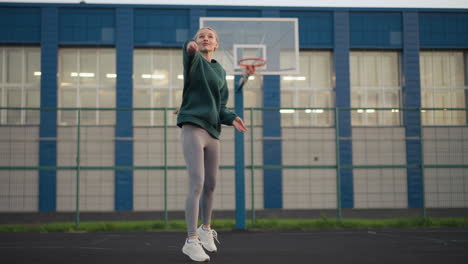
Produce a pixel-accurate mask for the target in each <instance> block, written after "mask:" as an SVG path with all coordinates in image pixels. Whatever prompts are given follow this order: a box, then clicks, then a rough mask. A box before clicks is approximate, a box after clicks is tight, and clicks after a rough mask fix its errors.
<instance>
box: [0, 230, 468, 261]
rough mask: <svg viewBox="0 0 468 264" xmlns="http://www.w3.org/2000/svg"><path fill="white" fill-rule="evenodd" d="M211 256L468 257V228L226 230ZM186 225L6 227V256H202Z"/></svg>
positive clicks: (1, 240)
mask: <svg viewBox="0 0 468 264" xmlns="http://www.w3.org/2000/svg"><path fill="white" fill-rule="evenodd" d="M218 233H219V239H220V241H221V243H222V244H221V245H219V252H218V253H217V254H211V263H223V264H228V263H238V264H241V263H258V264H271V263H288V264H292V263H340V264H343V263H358V264H363V263H399V264H401V263H412V264H415V263H424V264H430V263H467V259H468V228H464V229H460V228H457V229H451V228H444V229H358V230H356V229H343V230H320V231H268V232H266V231H246V232H240V231H220V232H218ZM184 236H185V234H184V233H182V232H100V233H6V234H5V233H3V234H0V263H2V264H10V263H15V264H17V263H41V264H53V263H60V264H73V263H100V264H129V263H131V264H143V263H151V264H156V263H194V262H192V261H190V260H189V259H188V257H186V256H185V255H183V254H182V253H181V248H182V245H183V242H184Z"/></svg>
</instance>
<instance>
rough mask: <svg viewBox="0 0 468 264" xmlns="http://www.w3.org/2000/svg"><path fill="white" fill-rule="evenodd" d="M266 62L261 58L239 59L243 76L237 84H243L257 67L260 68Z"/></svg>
mask: <svg viewBox="0 0 468 264" xmlns="http://www.w3.org/2000/svg"><path fill="white" fill-rule="evenodd" d="M266 63H267V62H266V60H264V59H262V58H246V59H242V60H239V66H240V67H241V68H242V72H243V74H242V75H243V77H242V79H241V80H240V85H239V86H243V85H244V84H245V83H246V82H247V80H248V79H249V76H250V75H253V74H255V72H256V70H257V69H258V70H260V69H262V67H264V66H265V65H266Z"/></svg>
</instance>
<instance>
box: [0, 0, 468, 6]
mask: <svg viewBox="0 0 468 264" xmlns="http://www.w3.org/2000/svg"><path fill="white" fill-rule="evenodd" d="M80 1H81V0H45V1H44V0H0V3H2V2H23V3H26V2H27V3H79V2H80ZM85 2H86V3H89V4H158V5H222V6H290V7H301V6H306V7H378V8H385V7H406V8H468V0H333V1H332V0H223V1H220V0H197V1H194V0H85Z"/></svg>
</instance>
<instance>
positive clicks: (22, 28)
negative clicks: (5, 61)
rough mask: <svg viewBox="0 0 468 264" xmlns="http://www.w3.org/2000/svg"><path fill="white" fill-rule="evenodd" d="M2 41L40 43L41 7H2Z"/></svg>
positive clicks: (0, 28)
mask: <svg viewBox="0 0 468 264" xmlns="http://www.w3.org/2000/svg"><path fill="white" fill-rule="evenodd" d="M0 32H2V33H1V34H0V43H39V42H40V41H41V10H40V9H39V8H17V7H0Z"/></svg>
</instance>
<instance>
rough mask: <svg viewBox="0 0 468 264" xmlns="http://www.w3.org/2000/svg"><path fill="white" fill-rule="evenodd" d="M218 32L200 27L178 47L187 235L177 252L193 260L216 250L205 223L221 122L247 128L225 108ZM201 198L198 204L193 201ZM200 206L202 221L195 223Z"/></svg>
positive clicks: (208, 219) (213, 236) (210, 205)
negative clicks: (180, 51) (180, 54)
mask: <svg viewBox="0 0 468 264" xmlns="http://www.w3.org/2000/svg"><path fill="white" fill-rule="evenodd" d="M216 48H218V35H217V33H216V31H215V30H214V29H212V28H209V27H205V28H201V29H200V30H199V31H198V32H197V34H196V35H195V40H190V41H187V42H186V43H185V45H184V48H183V63H184V90H183V95H182V105H181V107H180V110H179V112H178V117H177V125H178V126H179V127H181V128H182V145H183V152H184V158H185V162H186V164H187V170H188V176H189V190H188V195H187V200H186V207H185V220H186V223H187V232H188V237H187V239H186V241H185V244H184V246H183V248H182V252H183V253H184V254H186V255H188V256H189V257H190V258H191V259H192V260H194V261H209V260H210V257H209V256H208V255H207V254H206V253H205V251H204V250H203V248H205V249H206V250H207V251H208V252H216V251H217V248H216V245H215V243H214V239H216V240H217V233H216V231H214V230H213V229H211V226H210V223H211V212H212V208H213V191H214V188H215V185H216V176H217V174H218V164H219V135H220V133H221V124H224V125H229V126H234V127H235V128H236V129H237V130H238V131H240V132H245V131H247V128H246V126H245V124H244V122H243V121H242V119H241V118H240V117H238V116H237V115H236V114H234V113H233V112H230V111H229V110H228V109H227V108H226V103H227V100H228V96H229V95H228V87H227V83H226V72H225V71H224V69H223V67H222V66H221V65H220V64H219V63H218V62H217V61H216V60H214V59H212V57H213V54H214V52H215V50H216ZM200 199H201V203H200V206H201V208H199V202H200ZM199 209H201V219H202V225H201V226H200V227H199V228H198V229H197V221H198V212H199Z"/></svg>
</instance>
